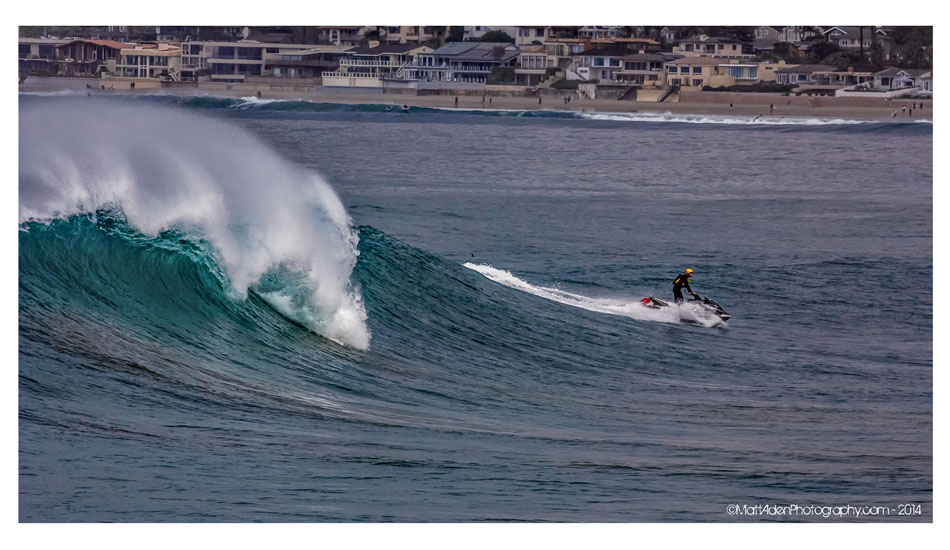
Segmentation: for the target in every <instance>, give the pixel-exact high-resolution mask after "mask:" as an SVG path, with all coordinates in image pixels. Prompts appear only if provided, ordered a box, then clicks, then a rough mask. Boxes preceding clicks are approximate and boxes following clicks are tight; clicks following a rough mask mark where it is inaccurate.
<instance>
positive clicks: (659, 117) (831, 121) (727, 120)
mask: <svg viewBox="0 0 950 550" xmlns="http://www.w3.org/2000/svg"><path fill="white" fill-rule="evenodd" d="M578 116H580V117H581V118H586V119H589V120H612V121H618V122H681V123H692V124H755V125H760V124H761V125H764V126H829V125H854V124H869V123H872V122H889V121H883V120H882V121H873V120H856V119H845V118H807V117H785V116H783V117H775V116H772V115H767V116H748V117H739V116H734V115H729V116H726V115H700V114H696V115H690V114H673V113H672V112H669V111H667V112H665V113H578Z"/></svg>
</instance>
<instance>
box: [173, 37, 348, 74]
mask: <svg viewBox="0 0 950 550" xmlns="http://www.w3.org/2000/svg"><path fill="white" fill-rule="evenodd" d="M349 49H350V48H348V47H341V46H333V45H326V44H325V45H318V44H278V43H270V42H248V41H238V42H214V41H198V40H196V41H189V42H185V43H183V44H182V45H181V56H182V57H181V73H182V80H199V79H200V80H205V79H207V80H210V81H212V82H253V81H255V80H257V81H260V79H262V78H265V77H268V78H270V77H277V78H287V77H289V78H301V77H303V76H304V75H309V76H311V77H313V76H319V74H320V73H322V72H323V71H325V70H333V69H336V68H337V66H338V64H339V62H338V59H339V58H340V57H341V56H343V54H344V53H346V52H347V51H348V50H349Z"/></svg>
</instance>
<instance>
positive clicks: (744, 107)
mask: <svg viewBox="0 0 950 550" xmlns="http://www.w3.org/2000/svg"><path fill="white" fill-rule="evenodd" d="M100 83H101V81H99V80H98V79H89V78H65V77H31V78H29V79H27V81H26V82H25V83H23V84H20V85H19V92H21V93H56V92H67V93H68V92H76V93H82V92H86V93H88V94H91V95H100V94H102V92H100V91H99V90H97V89H96V88H97V87H98V84H100ZM87 84H96V86H93V87H92V88H91V89H90V88H87V87H86V85H87ZM310 88H311V89H309V90H307V91H303V90H294V91H289V90H268V89H261V90H260V91H259V93H260V95H257V94H258V90H257V89H256V88H255V87H254V86H253V85H241V86H232V87H231V89H228V88H227V87H226V86H221V85H219V86H218V87H213V88H211V87H208V88H197V87H193V88H192V87H189V88H176V87H167V88H151V89H144V88H143V89H140V90H127V89H126V90H115V91H113V92H107V93H106V94H103V95H174V96H179V97H226V98H245V97H252V98H254V97H256V98H258V99H262V100H268V99H271V100H301V101H311V102H315V103H336V104H349V105H358V104H392V105H396V106H401V105H408V106H409V107H430V108H449V109H452V108H456V107H457V108H458V109H462V110H465V109H494V110H516V111H543V110H547V111H569V112H585V113H603V114H609V113H620V114H624V113H645V114H652V115H656V114H666V113H670V114H674V115H676V114H680V115H699V116H701V115H710V116H726V117H728V116H730V115H734V116H739V117H743V118H746V117H748V118H754V117H762V118H763V119H769V118H784V117H794V118H822V119H848V120H867V121H882V122H883V121H889V120H890V121H907V120H924V121H930V122H932V121H933V100H923V101H922V102H921V101H919V100H893V101H891V102H888V104H886V105H881V106H851V105H833V104H832V105H800V104H797V105H792V104H790V102H789V104H785V105H782V104H780V103H781V101H777V102H776V103H775V104H774V105H775V108H774V111H773V110H771V109H770V107H769V104H763V103H762V102H761V100H762V99H763V98H762V97H761V95H760V94H752V93H750V94H748V96H745V97H744V96H743V95H742V94H734V95H731V96H729V98H730V99H733V103H732V104H727V103H718V102H681V101H674V102H663V103H658V102H654V101H630V100H622V101H621V100H616V99H578V98H577V97H576V96H575V97H574V98H573V99H572V100H571V102H570V103H568V104H565V103H564V102H563V99H562V97H561V96H542V97H541V102H540V103H539V102H538V98H537V97H521V96H506V95H484V96H483V95H463V94H459V95H458V96H456V95H454V94H452V95H450V94H439V95H415V94H408V93H384V92H383V91H381V90H380V91H374V92H367V91H361V90H350V89H345V88H321V87H310ZM716 93H728V92H716ZM756 96H757V97H756ZM456 97H457V98H458V105H457V106H456V105H455V99H456ZM782 97H784V96H776V99H779V98H782ZM744 99H748V100H755V101H754V102H744V101H743V100H744ZM826 101H827V100H826ZM832 103H833V101H832ZM913 103H923V104H924V106H925V107H924V108H923V109H917V112H915V113H913V114H911V112H910V110H909V109H908V111H907V112H903V113H902V112H901V111H900V109H901V107H902V106H906V107H910V105H911V104H913ZM895 111H896V112H897V115H896V116H892V114H893V113H894V112H895Z"/></svg>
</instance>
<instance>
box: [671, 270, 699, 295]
mask: <svg viewBox="0 0 950 550" xmlns="http://www.w3.org/2000/svg"><path fill="white" fill-rule="evenodd" d="M692 276H693V270H692V269H689V268H686V271H685V272H683V273H681V274H679V275H677V276H676V279H674V280H673V301H675V302H676V303H677V304H678V303H680V302H682V301H683V287H686V290H687V291H688V292H689V293H690V294H692V295H693V297H694V298H699V295H698V294H696V293H695V292H693V289H692V288H690V287H689V278H690V277H692Z"/></svg>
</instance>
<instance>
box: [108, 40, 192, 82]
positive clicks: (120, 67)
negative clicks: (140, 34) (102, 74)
mask: <svg viewBox="0 0 950 550" xmlns="http://www.w3.org/2000/svg"><path fill="white" fill-rule="evenodd" d="M110 76H113V77H116V76H117V77H122V78H134V79H136V80H143V79H145V80H166V81H174V82H178V81H180V80H181V46H179V45H177V44H169V43H167V42H160V43H158V44H144V45H143V44H136V45H135V46H134V47H131V48H122V50H121V51H120V53H119V59H118V60H117V61H116V65H115V70H114V71H112V72H111V74H110Z"/></svg>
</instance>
